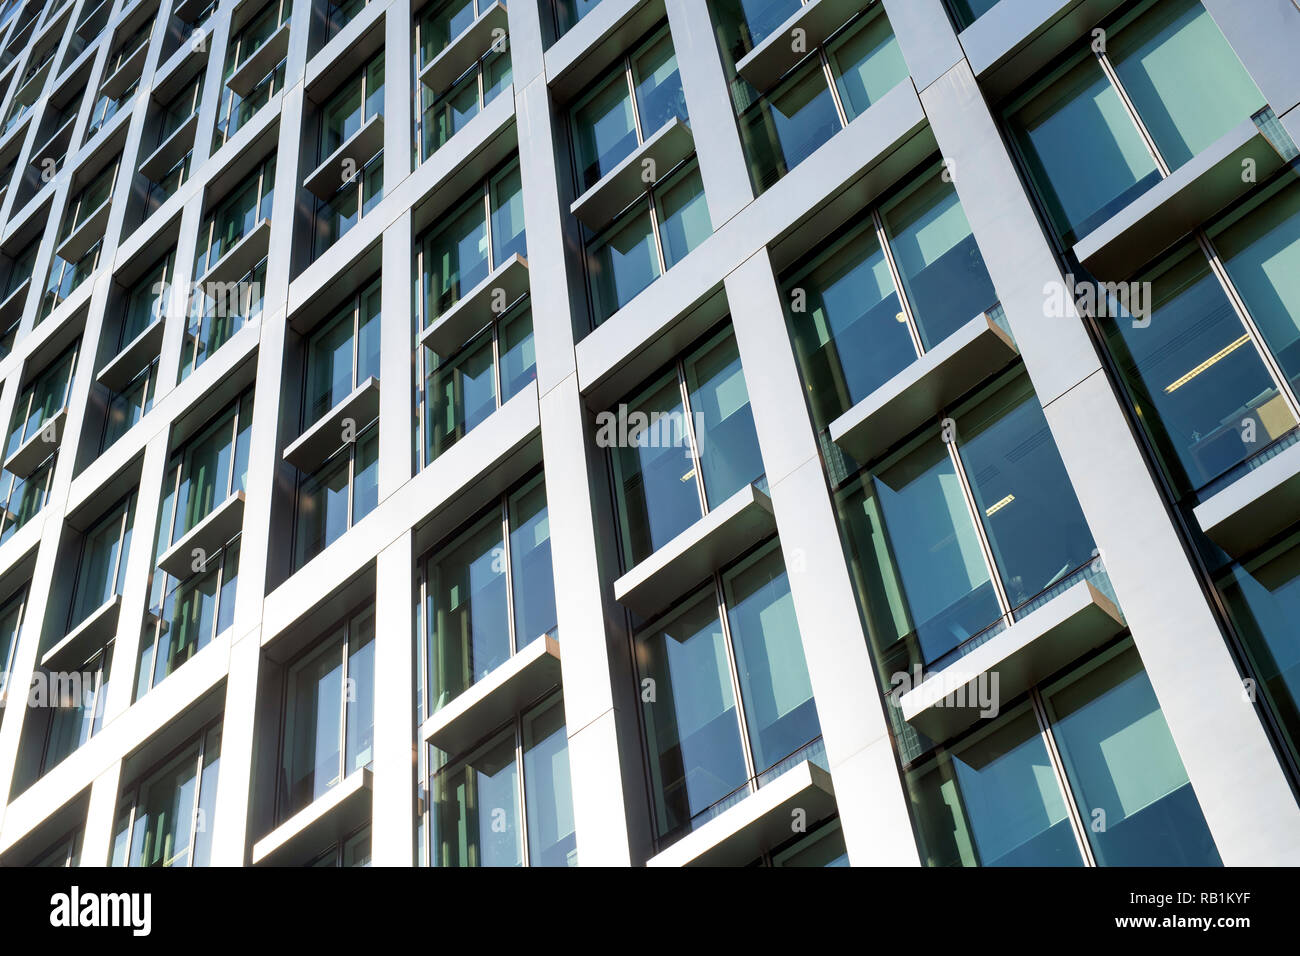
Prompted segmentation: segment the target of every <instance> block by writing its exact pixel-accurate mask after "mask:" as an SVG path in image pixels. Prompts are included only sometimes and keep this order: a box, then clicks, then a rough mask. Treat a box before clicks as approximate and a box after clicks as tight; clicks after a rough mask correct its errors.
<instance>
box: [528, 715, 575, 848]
mask: <svg viewBox="0 0 1300 956" xmlns="http://www.w3.org/2000/svg"><path fill="white" fill-rule="evenodd" d="M523 723H524V806H526V807H527V808H528V865H529V866H577V865H578V839H577V834H576V832H575V831H574V827H573V796H572V792H571V788H570V786H569V742H568V738H566V737H565V731H564V703H563V701H562V700H561V699H560V698H559V697H556V698H554V699H552V700H550V701H548V702H546V703H544V704H542V705H540V706H539V707H538V708H536V709H535V710H534V711H533V712H532V713H530V714H525V715H524V719H523Z"/></svg>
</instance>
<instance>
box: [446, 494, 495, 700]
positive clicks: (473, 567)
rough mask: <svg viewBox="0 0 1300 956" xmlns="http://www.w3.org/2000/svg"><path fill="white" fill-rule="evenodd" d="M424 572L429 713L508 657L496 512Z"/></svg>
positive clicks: (448, 549) (454, 544)
mask: <svg viewBox="0 0 1300 956" xmlns="http://www.w3.org/2000/svg"><path fill="white" fill-rule="evenodd" d="M427 575H428V585H427V587H428V628H429V637H430V647H429V649H428V660H429V676H428V687H429V688H430V706H429V712H430V713H433V712H434V711H436V710H437V709H438V708H439V707H442V706H443V705H444V704H446V703H448V702H449V701H450V700H452V699H453V698H454V697H456V696H457V695H458V694H460V693H461V692H462V691H464V690H465V689H466V688H468V687H469V686H470V685H471V684H473V683H474V682H475V681H477V680H480V679H482V678H483V677H484V676H486V675H487V674H488V672H489V671H491V670H492V668H494V667H496V666H497V665H498V664H501V663H504V662H505V661H506V660H507V659H508V658H509V657H510V628H509V622H508V620H507V615H506V592H505V588H506V574H505V548H504V545H503V543H502V538H501V516H500V514H499V513H494V514H492V515H490V516H488V517H487V518H485V519H483V521H481V522H479V524H478V525H477V526H476V527H475V528H473V529H471V530H470V531H469V532H467V533H466V534H465V535H464V537H462V538H461V539H460V540H459V541H457V542H455V543H453V544H452V545H451V546H450V547H449V548H447V549H446V550H445V551H443V552H442V553H440V554H439V555H437V556H436V557H435V558H434V559H433V560H431V561H430V562H429V565H428V570H427Z"/></svg>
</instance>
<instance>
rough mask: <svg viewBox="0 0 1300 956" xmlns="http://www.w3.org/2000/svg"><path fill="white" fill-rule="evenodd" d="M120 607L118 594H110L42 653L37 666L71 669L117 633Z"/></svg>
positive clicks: (80, 663) (84, 660)
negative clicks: (39, 663)
mask: <svg viewBox="0 0 1300 956" xmlns="http://www.w3.org/2000/svg"><path fill="white" fill-rule="evenodd" d="M121 609H122V595H120V594H114V595H113V596H112V597H111V598H109V599H108V600H107V601H105V602H104V603H103V604H101V605H100V606H99V607H97V608H95V610H93V611H91V612H90V614H89V615H88V616H87V617H86V619H85V620H84V621H82V622H81V623H80V624H78V625H77V626H76V627H74V628H73V629H72V630H70V631H68V633H67V634H66V635H64V636H63V638H62V639H60V640H59V642H58V643H57V644H55V645H54V646H53V647H51V648H50V649H49V650H48V651H46V652H45V653H44V654H42V655H41V666H42V667H44V668H45V669H46V670H50V671H71V670H75V669H76V668H78V667H80V666H81V665H82V664H84V663H86V661H87V660H89V659H90V655H91V654H93V653H95V651H97V650H98V649H99V648H101V647H103V646H104V645H105V644H107V643H108V642H109V641H111V640H112V639H113V637H114V636H115V635H116V634H117V619H118V615H119V613H120V612H121Z"/></svg>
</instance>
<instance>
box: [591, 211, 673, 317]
mask: <svg viewBox="0 0 1300 956" xmlns="http://www.w3.org/2000/svg"><path fill="white" fill-rule="evenodd" d="M587 277H588V279H589V280H590V282H591V298H592V303H591V307H592V311H593V313H594V316H595V321H596V324H597V325H599V324H600V323H601V322H603V321H605V319H607V318H609V317H610V316H611V315H613V314H614V313H615V312H617V311H618V310H619V309H621V308H622V307H623V306H624V305H626V304H627V303H628V302H631V301H632V298H633V297H634V296H635V295H636V294H637V293H638V292H640V291H641V290H642V289H644V288H645V287H646V286H648V285H649V284H650V283H651V282H653V281H654V280H655V279H657V278H659V254H658V252H657V251H656V249H655V239H654V233H653V232H652V230H651V226H650V215H649V207H648V206H646V205H645V204H641V205H639V206H637V207H634V211H633V212H632V213H630V214H628V215H627V216H626V217H625V218H624V220H623V221H621V222H619V223H617V224H615V225H614V226H613V227H612V228H611V229H610V231H609V232H608V233H606V234H605V235H604V236H603V237H601V238H600V239H597V240H596V242H594V243H593V244H592V245H591V246H589V247H588V248H587Z"/></svg>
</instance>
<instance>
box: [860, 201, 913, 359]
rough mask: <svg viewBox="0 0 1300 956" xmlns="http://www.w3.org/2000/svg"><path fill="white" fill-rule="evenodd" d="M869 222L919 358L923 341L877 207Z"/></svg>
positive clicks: (883, 221) (872, 211)
mask: <svg viewBox="0 0 1300 956" xmlns="http://www.w3.org/2000/svg"><path fill="white" fill-rule="evenodd" d="M871 222H872V225H873V226H875V229H876V243H877V245H879V246H880V251H881V254H882V255H883V256H884V257H885V265H886V266H888V268H889V276H890V279H891V280H893V283H894V291H895V292H896V293H897V295H898V305H899V308H901V309H902V310H903V311H902V315H903V321H904V323H905V324H906V325H907V331H908V334H909V335H911V336H912V347H913V348H915V349H916V355H917V357H918V358H919V357H920V356H922V355H924V354H925V343H924V342H922V341H921V330H920V328H919V327H918V326H917V324H916V316H915V315H913V314H912V304H911V303H910V302H908V301H907V293H906V292H904V291H903V273H902V272H900V271H899V268H898V262H897V261H896V260H895V259H894V250H893V249H892V248H890V245H889V237H888V235H887V234H886V233H885V220H884V217H883V216H881V215H880V209H879V208H876V209H872V210H871Z"/></svg>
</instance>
